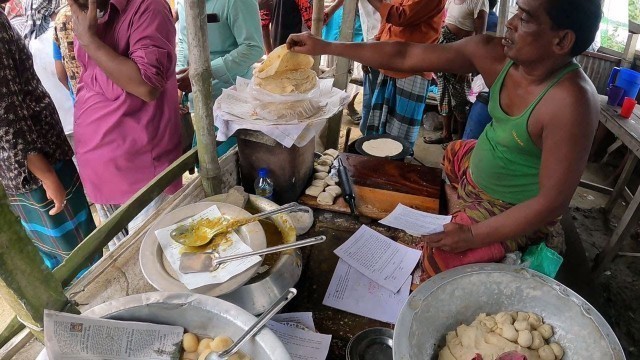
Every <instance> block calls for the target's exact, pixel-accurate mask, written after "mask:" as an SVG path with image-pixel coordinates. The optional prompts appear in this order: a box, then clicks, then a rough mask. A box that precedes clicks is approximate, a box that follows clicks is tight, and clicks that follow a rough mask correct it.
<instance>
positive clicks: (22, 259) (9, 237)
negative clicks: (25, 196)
mask: <svg viewBox="0 0 640 360" xmlns="http://www.w3.org/2000/svg"><path fill="white" fill-rule="evenodd" d="M0 229H2V231H1V232H0V296H2V298H3V299H4V301H5V302H6V304H7V305H9V307H10V308H11V310H12V311H13V312H14V313H15V314H16V316H17V317H18V318H19V319H20V320H21V321H22V322H23V323H25V324H27V325H28V326H29V327H30V328H31V329H32V332H33V334H34V335H35V336H36V338H38V340H40V341H43V340H44V333H43V332H42V328H43V325H44V324H43V319H44V309H51V310H58V311H61V310H65V307H66V306H67V305H68V304H69V301H68V299H67V297H66V295H65V294H64V291H63V290H62V286H60V283H59V282H58V281H57V279H56V278H55V277H54V276H53V274H52V273H51V271H49V270H48V269H47V267H46V265H45V264H44V261H43V260H42V258H41V257H40V254H39V253H38V250H37V249H36V247H35V246H34V245H33V243H32V242H31V239H29V237H28V236H27V234H26V233H25V232H24V230H23V228H22V225H21V224H20V221H19V220H18V218H17V216H16V215H15V214H14V213H13V212H11V210H10V209H9V204H8V202H7V195H6V193H5V192H4V189H2V188H1V187H0ZM38 328H39V329H38Z"/></svg>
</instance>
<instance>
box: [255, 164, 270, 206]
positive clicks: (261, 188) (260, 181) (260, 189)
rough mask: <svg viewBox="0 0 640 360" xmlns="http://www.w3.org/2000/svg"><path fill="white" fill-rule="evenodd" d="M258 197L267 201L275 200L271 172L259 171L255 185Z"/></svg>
mask: <svg viewBox="0 0 640 360" xmlns="http://www.w3.org/2000/svg"><path fill="white" fill-rule="evenodd" d="M253 188H254V189H255V190H256V195H258V196H262V197H264V198H267V199H271V198H273V181H272V180H271V179H270V178H269V170H267V169H266V168H261V169H260V170H258V178H257V179H256V181H255V183H254V184H253Z"/></svg>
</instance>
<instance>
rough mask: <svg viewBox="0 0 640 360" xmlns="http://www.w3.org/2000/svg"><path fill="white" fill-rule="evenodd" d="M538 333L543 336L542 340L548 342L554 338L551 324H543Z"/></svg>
mask: <svg viewBox="0 0 640 360" xmlns="http://www.w3.org/2000/svg"><path fill="white" fill-rule="evenodd" d="M537 330H538V332H539V333H540V335H542V338H543V339H545V340H547V339H549V338H550V337H552V336H553V328H552V327H551V325H549V324H543V325H540V327H538V329H537Z"/></svg>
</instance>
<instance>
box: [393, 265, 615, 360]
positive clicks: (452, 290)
mask: <svg viewBox="0 0 640 360" xmlns="http://www.w3.org/2000/svg"><path fill="white" fill-rule="evenodd" d="M501 311H527V312H528V311H530V312H534V313H537V314H539V315H541V316H542V317H543V319H544V321H545V322H546V323H549V324H550V325H551V326H552V327H553V329H554V332H555V334H554V337H553V338H552V339H553V341H555V342H557V343H559V344H560V345H561V346H562V347H563V348H564V354H565V355H564V357H563V358H562V359H563V360H582V359H598V360H608V359H613V360H623V359H625V356H624V352H623V351H622V347H621V346H620V342H619V341H618V339H617V338H616V336H615V334H614V333H613V330H611V327H610V326H609V325H608V324H607V322H606V321H605V320H604V319H603V318H602V316H601V315H600V314H599V313H598V312H597V311H596V310H595V309H594V308H593V307H592V306H591V305H589V303H587V302H586V301H585V300H584V299H582V298H581V297H580V296H578V295H577V294H576V293H574V292H573V291H571V290H570V289H568V288H567V287H565V286H564V285H562V284H560V283H559V282H557V281H555V280H553V279H551V278H549V277H547V276H544V275H542V274H540V273H537V272H534V271H531V270H528V269H523V268H521V267H517V266H510V265H505V264H477V265H467V266H462V267H459V268H455V269H451V270H447V271H445V272H443V273H441V274H439V275H437V276H434V277H433V278H431V279H429V280H428V281H427V282H425V283H424V284H422V285H421V286H420V287H418V289H417V290H416V291H414V292H413V294H411V296H409V299H408V300H407V302H406V303H405V305H404V307H403V308H402V311H401V312H400V316H399V317H398V322H397V323H396V327H395V332H394V335H393V344H394V347H393V359H394V360H430V359H437V356H438V352H439V351H440V349H441V348H442V346H443V345H444V337H445V335H446V334H447V332H449V331H452V330H455V328H456V327H457V326H459V325H460V324H469V323H471V322H472V321H473V320H474V319H475V318H476V316H477V315H478V314H480V313H489V314H496V313H498V312H501Z"/></svg>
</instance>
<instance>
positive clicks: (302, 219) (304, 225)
mask: <svg viewBox="0 0 640 360" xmlns="http://www.w3.org/2000/svg"><path fill="white" fill-rule="evenodd" d="M289 217H290V218H291V221H292V222H293V226H295V228H296V235H302V234H304V233H306V232H307V231H309V229H311V227H312V226H313V210H311V209H308V210H307V211H299V212H290V213H289Z"/></svg>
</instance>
